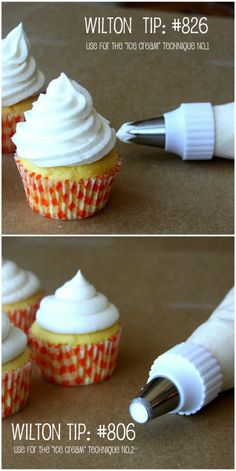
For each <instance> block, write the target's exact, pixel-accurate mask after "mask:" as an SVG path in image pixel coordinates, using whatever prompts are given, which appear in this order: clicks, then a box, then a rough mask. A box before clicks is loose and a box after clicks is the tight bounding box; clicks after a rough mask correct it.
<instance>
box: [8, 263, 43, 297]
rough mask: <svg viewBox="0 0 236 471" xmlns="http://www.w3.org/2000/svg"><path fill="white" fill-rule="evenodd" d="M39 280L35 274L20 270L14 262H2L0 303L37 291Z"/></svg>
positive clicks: (28, 295) (27, 295) (30, 294)
mask: <svg viewBox="0 0 236 471" xmlns="http://www.w3.org/2000/svg"><path fill="white" fill-rule="evenodd" d="M39 289H40V281H39V279H38V277H37V276H36V275H34V274H33V273H31V272H29V271H25V270H22V269H21V268H19V267H18V266H17V265H16V264H15V263H14V262H12V261H10V260H3V262H2V303H3V304H12V303H16V302H18V301H22V300H24V299H27V298H28V297H30V296H32V295H33V294H35V293H37V291H38V290H39Z"/></svg>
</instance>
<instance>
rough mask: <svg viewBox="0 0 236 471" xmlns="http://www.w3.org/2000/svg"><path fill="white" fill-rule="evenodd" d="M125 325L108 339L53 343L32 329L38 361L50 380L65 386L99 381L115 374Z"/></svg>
mask: <svg viewBox="0 0 236 471" xmlns="http://www.w3.org/2000/svg"><path fill="white" fill-rule="evenodd" d="M120 335H121V328H119V330H118V331H117V333H116V334H114V335H112V336H111V337H110V338H108V339H107V340H103V341H101V342H98V343H91V344H85V345H77V346H72V345H68V344H52V343H50V342H47V341H45V340H40V339H38V338H36V337H34V336H33V335H32V334H31V331H30V332H29V341H30V344H31V346H32V348H33V351H34V354H35V358H36V362H37V365H38V366H39V368H40V370H41V373H42V375H43V376H44V377H45V379H46V380H47V381H49V382H50V383H54V384H60V385H61V386H78V385H88V384H93V383H98V382H100V381H103V380H105V379H107V378H108V377H109V376H111V375H112V373H113V371H114V369H115V366H116V357H117V353H118V346H119V341H120Z"/></svg>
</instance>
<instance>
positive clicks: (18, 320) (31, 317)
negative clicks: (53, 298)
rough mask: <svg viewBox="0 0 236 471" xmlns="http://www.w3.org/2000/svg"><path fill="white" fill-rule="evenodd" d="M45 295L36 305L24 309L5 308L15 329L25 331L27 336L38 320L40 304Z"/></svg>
mask: <svg viewBox="0 0 236 471" xmlns="http://www.w3.org/2000/svg"><path fill="white" fill-rule="evenodd" d="M43 296H44V294H43V293H42V296H40V297H39V298H38V300H37V302H35V303H34V304H29V305H28V306H26V307H24V308H21V309H20V308H4V312H5V313H6V314H7V315H8V317H9V319H10V321H11V322H12V324H13V325H14V326H15V327H19V329H21V330H23V331H24V332H25V334H26V335H27V334H28V331H29V328H30V327H31V325H32V324H33V322H34V321H35V318H36V312H37V310H38V308H39V304H40V301H41V299H42V298H43Z"/></svg>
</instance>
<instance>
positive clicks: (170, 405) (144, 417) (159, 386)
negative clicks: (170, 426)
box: [129, 377, 180, 424]
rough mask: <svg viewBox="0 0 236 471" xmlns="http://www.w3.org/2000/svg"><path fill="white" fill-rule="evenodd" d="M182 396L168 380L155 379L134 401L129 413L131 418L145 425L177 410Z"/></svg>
mask: <svg viewBox="0 0 236 471" xmlns="http://www.w3.org/2000/svg"><path fill="white" fill-rule="evenodd" d="M179 401H180V395H179V392H178V389H177V388H176V386H175V385H174V384H173V383H172V382H171V381H169V380H168V379H166V378H160V377H159V378H153V379H152V380H151V381H149V383H147V384H146V385H145V386H144V388H143V389H142V390H141V392H140V394H139V395H138V396H137V397H136V398H135V399H133V401H132V402H131V404H130V407H129V411H130V415H131V417H132V418H133V419H134V420H135V421H136V422H138V423H140V424H144V423H146V422H148V421H149V420H152V419H154V418H155V417H160V416H161V415H163V414H167V413H168V412H171V411H173V410H175V409H176V408H177V406H178V405H179Z"/></svg>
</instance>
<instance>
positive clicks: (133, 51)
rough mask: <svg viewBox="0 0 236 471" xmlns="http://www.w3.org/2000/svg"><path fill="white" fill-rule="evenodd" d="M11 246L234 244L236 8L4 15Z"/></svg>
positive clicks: (77, 6) (67, 9) (7, 10)
mask: <svg viewBox="0 0 236 471" xmlns="http://www.w3.org/2000/svg"><path fill="white" fill-rule="evenodd" d="M2 38H3V39H2V233H3V234H22V235H24V234H38V235H40V234H58V235H67V234H68V235H69V234H72V235H73V234H78V235H92V234H93V235H97V234H118V235H119V234H138V235H141V234H152V235H153V234H204V235H206V234H233V231H234V169H233V162H234V103H233V100H234V2H227V3H226V2H225V3H222V2H221V3H217V2H202V3H201V2H200V3H199V2H187V3H183V2H181V3H178V2H168V3H162V2H153V3H148V4H145V2H143V3H133V2H128V3H126V2H125V3H112V2H111V3H110V2H106V3H103V2H101V3H100V2H99V3H90V2H72V3H71V2H3V3H2Z"/></svg>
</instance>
